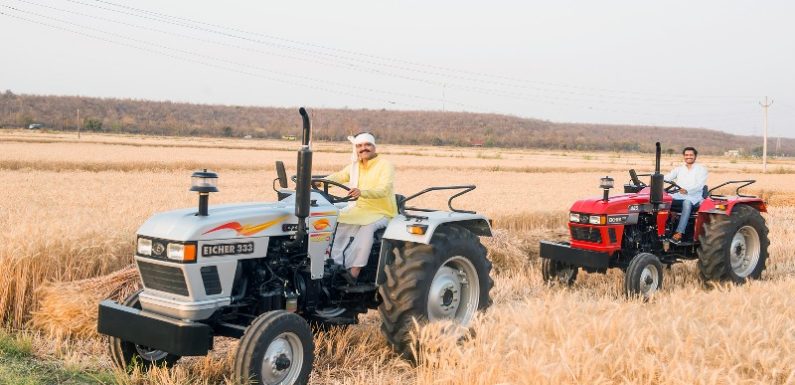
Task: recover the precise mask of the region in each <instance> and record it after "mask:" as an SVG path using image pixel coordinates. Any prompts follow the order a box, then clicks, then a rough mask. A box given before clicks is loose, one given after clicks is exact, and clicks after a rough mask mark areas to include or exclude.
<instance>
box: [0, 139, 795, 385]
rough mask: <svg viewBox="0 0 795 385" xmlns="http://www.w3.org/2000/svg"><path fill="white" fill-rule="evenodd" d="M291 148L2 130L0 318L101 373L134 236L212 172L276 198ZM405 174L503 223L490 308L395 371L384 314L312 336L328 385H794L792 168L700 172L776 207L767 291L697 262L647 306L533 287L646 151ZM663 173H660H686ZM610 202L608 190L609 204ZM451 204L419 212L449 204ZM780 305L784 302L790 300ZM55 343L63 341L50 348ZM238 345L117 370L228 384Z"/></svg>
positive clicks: (610, 286) (586, 290) (397, 158)
mask: <svg viewBox="0 0 795 385" xmlns="http://www.w3.org/2000/svg"><path fill="white" fill-rule="evenodd" d="M295 146H296V143H294V142H283V141H270V142H269V141H246V140H221V139H184V138H151V137H149V138H138V137H133V136H113V135H84V136H83V138H82V139H81V140H80V141H78V140H76V138H75V137H74V136H71V135H63V134H46V133H28V132H25V133H22V132H13V131H12V132H3V133H0V179H2V180H3V181H4V182H5V183H4V185H3V187H4V190H5V191H4V194H3V197H2V198H0V228H2V229H3V231H2V232H1V233H0V263H2V264H3V266H4V267H5V269H4V272H5V274H3V275H0V314H2V318H3V321H4V322H5V324H6V325H7V326H8V327H9V328H11V329H14V330H27V331H35V332H40V333H44V334H43V337H41V338H37V339H34V341H35V344H34V349H35V350H36V351H37V354H39V355H40V356H41V357H49V358H57V359H59V360H62V361H63V362H65V363H67V364H68V365H69V366H70V367H78V368H79V367H85V368H109V367H110V362H109V359H108V358H107V356H106V355H105V349H104V345H102V342H101V340H100V339H99V338H97V336H96V335H95V333H94V332H93V327H94V324H93V323H94V322H95V317H96V314H95V309H96V303H97V302H98V301H99V300H100V299H102V298H104V297H114V298H119V297H123V296H124V295H125V294H126V293H128V292H129V291H130V290H132V288H133V287H134V286H135V284H136V282H135V281H136V279H137V276H136V275H135V273H134V272H131V271H130V270H124V269H125V268H127V266H129V264H130V262H131V261H132V250H133V239H134V234H135V231H136V229H137V227H138V226H139V225H140V224H141V223H143V221H144V220H145V219H146V218H147V217H149V216H150V215H151V214H153V213H156V212H160V211H164V210H170V209H174V208H180V207H189V206H193V205H195V200H196V198H195V196H194V194H193V193H190V192H188V191H187V189H188V187H189V184H190V178H189V176H190V172H191V171H192V170H194V169H197V168H200V167H202V168H203V167H209V168H212V169H214V170H217V171H218V172H219V175H220V180H219V188H220V190H221V191H220V192H219V193H217V194H214V195H213V196H212V197H211V204H212V203H213V202H215V203H220V202H225V203H226V202H245V201H270V200H273V199H275V193H274V192H273V191H272V189H271V182H272V180H273V178H274V177H275V175H274V172H273V166H272V165H273V162H274V161H275V160H277V159H281V160H285V161H286V163H287V165H288V173H289V172H293V171H292V170H294V161H295V153H294V151H293V149H292V148H293V147H295ZM382 147H383V148H379V150H380V151H381V152H382V153H384V156H386V157H388V158H389V159H390V160H392V161H393V162H394V163H395V164H396V166H397V180H396V190H397V191H398V192H400V193H403V194H411V193H413V192H416V191H419V190H421V189H423V188H425V187H428V186H429V185H431V184H433V185H446V184H469V183H472V184H476V185H477V186H478V188H477V189H476V190H475V191H473V192H472V193H470V194H468V195H465V196H463V197H461V198H459V199H458V200H456V201H454V202H456V203H455V204H456V206H460V207H462V208H469V209H474V210H477V211H479V212H482V213H484V214H486V215H487V216H488V217H490V218H493V219H494V220H495V226H496V227H497V231H496V232H495V237H493V238H485V239H483V241H484V244H485V245H486V246H487V248H488V249H489V253H490V256H491V258H492V260H493V261H494V263H495V273H494V279H495V283H496V284H495V288H494V290H493V292H492V297H493V299H494V305H493V306H492V307H491V308H490V309H489V310H488V311H487V312H485V313H484V314H481V315H480V316H479V318H478V319H477V321H476V322H475V323H474V325H473V327H472V333H473V338H470V339H468V340H467V341H465V342H463V343H458V342H457V341H452V340H449V338H447V339H446V338H445V337H444V336H443V335H442V334H441V333H439V330H440V329H441V328H442V327H444V325H428V326H424V327H422V328H420V329H419V330H417V337H418V338H419V340H420V341H421V346H422V348H421V351H420V356H421V360H420V363H419V365H417V366H412V365H409V364H408V363H407V362H406V361H404V360H402V359H400V358H398V357H397V356H395V355H394V354H393V353H392V352H391V351H390V350H389V348H388V345H387V344H386V342H385V340H384V338H383V337H382V336H381V335H380V332H379V330H378V327H379V320H378V315H377V313H374V312H371V313H369V314H367V315H365V316H364V317H362V320H361V321H362V322H361V324H360V325H357V326H354V327H350V328H347V329H345V330H333V331H331V332H329V333H327V334H326V333H321V334H318V335H317V336H316V339H315V343H316V356H317V358H316V363H315V368H314V373H313V380H314V383H320V384H406V383H416V384H484V385H485V384H585V383H588V384H748V383H765V384H795V374H794V373H795V359H793V358H792V357H793V356H795V354H794V353H795V351H793V346H795V326H793V322H792V320H793V319H795V310H794V309H795V302H793V301H794V300H793V297H792V296H791V295H788V294H787V293H791V292H792V291H793V290H795V230H793V229H795V178H792V175H790V174H791V173H792V171H790V170H795V161H792V160H776V162H775V163H773V164H772V166H771V170H773V172H772V173H768V174H761V173H759V172H758V170H759V169H760V167H759V165H757V164H752V163H751V161H750V160H743V159H738V160H730V159H729V158H722V157H704V158H703V159H699V160H700V161H702V162H703V163H704V164H705V165H707V166H708V167H709V169H710V173H711V174H710V184H711V185H715V184H717V183H719V182H721V181H724V180H730V179H756V180H758V183H757V184H755V185H753V186H751V188H749V190H748V192H752V193H757V194H761V195H762V196H763V197H765V198H766V199H767V201H768V203H769V205H770V212H769V213H768V214H766V215H765V217H766V219H767V221H768V226H769V228H770V240H771V246H770V249H769V251H770V259H769V261H768V270H767V271H766V272H765V274H764V275H763V279H762V280H760V281H758V282H753V283H750V284H747V285H742V286H733V285H727V286H710V287H707V288H705V287H703V285H702V283H701V281H700V280H699V279H698V274H697V270H696V267H695V263H693V262H688V263H684V264H680V265H676V266H674V267H673V268H672V269H671V270H670V271H667V270H666V272H665V277H666V278H665V282H664V289H663V291H662V292H661V293H659V295H657V296H655V297H654V298H653V300H652V301H650V302H648V303H644V302H641V301H632V300H626V299H624V297H623V295H622V293H621V285H622V276H621V273H620V272H610V273H609V274H607V275H599V274H584V273H583V274H581V275H580V277H578V281H577V283H576V284H575V285H574V287H572V288H570V289H561V288H554V287H553V288H550V287H547V286H546V285H544V284H543V283H542V281H541V274H540V271H539V263H538V241H539V240H540V239H565V238H566V237H567V232H566V228H565V223H566V212H567V210H568V207H569V206H570V204H571V203H572V202H573V201H574V200H576V199H579V198H582V197H585V196H588V195H599V194H600V193H601V192H600V190H599V189H598V187H597V186H598V183H599V181H598V179H599V178H600V177H601V176H604V175H606V174H609V175H611V176H613V177H614V178H615V179H616V182H617V184H619V185H620V184H622V183H623V182H624V180H625V179H628V177H627V174H626V169H628V168H632V167H634V168H637V169H639V170H646V171H648V170H649V169H651V165H652V163H653V162H652V159H651V156H650V155H648V154H645V155H644V154H616V153H578V152H574V153H561V152H545V151H522V150H502V149H480V148H479V149H456V148H434V147H410V146H394V147H393V146H389V145H384V146H382ZM347 151H348V147H347V146H346V145H345V144H339V143H337V144H334V143H319V144H317V145H316V146H315V152H316V153H315V160H314V163H315V164H316V165H318V166H319V167H317V168H318V170H317V171H318V172H329V171H332V170H335V169H337V168H339V167H341V166H342V165H343V164H344V163H345V162H346V161H347V157H348V154H347ZM678 159H679V158H678V157H677V156H676V155H674V156H672V157H667V156H666V158H665V159H664V164H665V166H664V168H669V167H670V165H671V164H674V163H677V162H678ZM614 193H615V190H614ZM446 198H447V196H446V195H441V194H440V195H436V196H432V197H429V198H428V199H425V200H423V201H421V202H417V205H420V206H427V207H439V208H441V207H444V206H445V205H446ZM782 293H784V294H782ZM45 336H55V337H57V338H49V337H45ZM235 344H236V342H235V341H223V342H222V343H221V344H219V348H218V349H217V351H215V352H213V354H212V355H211V356H209V357H207V358H192V359H186V360H183V361H182V362H181V363H180V364H179V365H178V366H177V367H176V368H175V369H174V370H172V371H170V372H169V371H164V370H156V371H154V372H151V373H148V374H144V373H133V374H131V375H126V374H123V373H116V375H115V376H116V377H115V378H116V382H118V383H123V384H194V383H206V384H217V383H229V381H228V376H229V374H230V369H231V361H232V359H233V357H232V354H233V353H234V348H235V346H236V345H235Z"/></svg>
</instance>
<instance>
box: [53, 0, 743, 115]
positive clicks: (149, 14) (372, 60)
mask: <svg viewBox="0 0 795 385" xmlns="http://www.w3.org/2000/svg"><path fill="white" fill-rule="evenodd" d="M67 1H69V2H72V3H75V4H80V5H84V6H88V7H93V8H96V9H102V10H106V11H110V12H117V13H122V14H125V15H129V16H134V17H139V18H144V19H148V20H152V21H157V22H162V23H166V24H170V25H175V26H180V27H183V28H190V29H194V30H199V31H203V32H208V33H214V34H220V35H222V36H225V37H228V38H235V39H242V40H244V41H248V42H252V43H257V44H267V45H271V46H274V47H278V48H283V49H290V50H297V51H299V52H302V53H303V54H313V55H325V56H330V57H332V58H333V59H335V60H345V61H351V60H353V61H359V62H363V63H365V64H369V65H376V66H385V67H389V68H393V69H398V70H404V71H411V72H416V73H423V74H428V75H435V76H443V77H447V78H455V79H458V80H465V81H473V82H480V83H488V84H491V85H492V86H493V85H498V86H505V87H509V88H524V89H534V90H537V91H543V92H553V93H562V94H568V95H580V96H593V97H601V98H618V99H628V97H622V96H616V95H613V96H610V95H605V94H603V93H584V92H574V91H564V90H556V89H549V88H538V87H528V86H522V85H518V84H516V83H517V82H520V83H532V84H542V85H545V86H548V87H562V88H571V89H579V90H589V91H600V92H607V93H617V94H627V95H634V97H632V98H631V99H628V100H635V101H640V102H643V101H647V102H653V101H654V100H655V99H653V98H648V97H647V98H643V97H640V98H639V96H644V93H641V92H636V91H619V90H610V89H599V88H594V87H582V86H575V85H567V84H554V83H549V82H538V81H530V80H525V79H518V78H511V77H505V76H499V75H492V74H487V73H481V72H471V71H463V70H458V69H452V68H448V67H441V66H434V65H427V64H422V63H416V62H411V61H406V60H400V59H394V58H384V57H380V56H376V55H371V54H365V53H361V52H356V51H350V50H344V49H338V48H333V47H327V46H323V45H319V44H312V43H306V42H301V41H298V40H293V39H287V38H282V37H278V36H273V35H267V34H262V33H256V32H249V31H244V30H241V29H236V28H232V27H225V26H221V25H217V24H211V23H205V22H201V21H196V20H193V19H189V18H183V17H178V16H172V15H167V14H164V13H160V12H154V11H149V10H145V9H141V8H136V7H130V6H126V5H122V4H118V3H114V2H110V1H103V0H94V2H96V3H102V4H107V5H110V6H113V7H117V8H121V9H124V10H126V11H121V10H118V9H113V8H108V7H103V6H100V5H94V4H89V3H86V2H83V1H78V0H67ZM128 11H132V12H139V13H143V14H144V15H139V14H135V13H130V12H128ZM173 20H179V21H180V22H175V21H173ZM186 23H189V24H186ZM191 24H193V25H191ZM201 26H208V27H212V28H217V29H221V30H228V31H232V32H236V33H238V34H232V33H228V32H224V31H221V30H217V29H208V28H206V27H201ZM239 33H242V34H244V35H252V36H260V37H264V38H266V39H271V40H277V41H282V42H287V43H290V44H298V45H302V46H309V47H313V48H317V49H322V50H327V51H332V52H337V53H338V54H332V53H328V52H323V51H317V50H313V49H305V48H300V47H295V46H291V45H289V44H276V43H272V42H268V41H263V40H261V39H252V38H249V37H246V36H241V35H239ZM340 54H347V55H353V56H357V57H365V58H367V59H356V58H352V57H345V56H342V55H340ZM394 63H402V65H395V64H394ZM406 65H410V66H415V67H420V68H433V69H435V70H437V71H426V70H421V69H418V68H411V67H406ZM438 71H446V73H445V72H438ZM451 73H463V74H467V75H469V76H470V77H462V76H456V75H452V74H451ZM471 76H477V77H485V78H490V79H495V78H496V79H504V80H510V81H512V83H501V82H494V81H486V80H484V79H478V78H472V77H471ZM435 83H436V84H437V85H440V82H435ZM445 83H447V84H448V85H449V83H448V82H441V84H445ZM475 91H477V89H475ZM645 95H647V96H648V95H652V94H648V93H646V94H645ZM656 97H664V98H667V99H664V101H662V102H661V101H660V99H657V103H658V104H686V103H694V102H699V103H715V102H716V101H715V99H716V98H722V99H738V100H736V101H735V102H738V103H739V102H747V101H748V100H750V98H747V97H738V96H688V95H681V94H680V95H673V94H672V95H663V94H657V96H656ZM698 99H706V100H698ZM723 103H726V101H725V100H724V101H723Z"/></svg>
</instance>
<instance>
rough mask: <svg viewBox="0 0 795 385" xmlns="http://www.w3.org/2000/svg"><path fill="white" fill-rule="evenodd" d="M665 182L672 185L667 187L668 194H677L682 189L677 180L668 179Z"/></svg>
mask: <svg viewBox="0 0 795 385" xmlns="http://www.w3.org/2000/svg"><path fill="white" fill-rule="evenodd" d="M664 182H665V183H668V184H670V186H668V187H666V188H665V192H667V193H668V194H675V193H677V192H679V190H681V189H682V187H681V186H679V185H678V184H676V182H669V181H667V180H666V181H664Z"/></svg>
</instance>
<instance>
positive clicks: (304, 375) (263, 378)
mask: <svg viewBox="0 0 795 385" xmlns="http://www.w3.org/2000/svg"><path fill="white" fill-rule="evenodd" d="M314 349H315V344H314V341H313V340H312V331H311V330H310V328H309V324H308V323H307V322H306V321H305V320H304V319H303V318H301V317H299V316H298V315H296V314H294V313H289V312H286V311H284V310H275V311H269V312H267V313H264V314H262V315H260V316H259V317H257V319H255V320H254V322H252V323H251V325H249V327H248V328H247V329H246V332H245V333H244V334H243V338H241V339H240V343H239V344H238V346H237V356H236V357H235V367H234V375H235V378H236V379H237V381H239V382H241V383H247V382H246V381H252V382H253V383H255V384H261V385H277V384H278V385H302V384H306V383H307V382H308V381H309V374H310V372H311V371H312V362H313V360H314Z"/></svg>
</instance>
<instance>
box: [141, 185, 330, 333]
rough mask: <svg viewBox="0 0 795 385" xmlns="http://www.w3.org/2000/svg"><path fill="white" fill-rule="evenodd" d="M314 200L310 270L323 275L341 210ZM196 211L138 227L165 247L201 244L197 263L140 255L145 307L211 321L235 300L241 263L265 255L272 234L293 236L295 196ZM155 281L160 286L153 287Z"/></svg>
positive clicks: (315, 195)
mask: <svg viewBox="0 0 795 385" xmlns="http://www.w3.org/2000/svg"><path fill="white" fill-rule="evenodd" d="M311 200H312V201H314V202H315V205H313V206H312V207H311V209H310V216H309V217H308V218H307V219H306V222H307V232H308V238H309V239H308V241H309V258H310V264H311V274H312V278H322V276H323V266H324V265H325V260H326V259H327V258H328V257H329V251H330V250H329V243H330V242H331V239H332V238H333V234H334V230H335V229H336V226H337V215H338V213H339V209H338V208H337V207H335V206H334V205H332V204H330V203H329V202H328V201H327V200H326V199H325V198H324V197H323V196H322V195H321V194H318V193H315V192H313V193H312V194H311ZM196 212H197V210H196V209H195V208H190V209H180V210H174V211H168V212H164V213H159V214H155V215H153V216H152V217H151V218H149V219H148V220H147V221H146V222H145V223H144V224H143V225H142V226H141V227H140V228H139V229H138V236H139V237H147V238H151V239H153V241H154V242H160V243H161V244H163V246H167V244H168V243H169V242H170V241H173V242H196V262H195V263H180V262H176V261H172V260H169V259H166V258H154V257H149V256H141V255H136V256H135V261H136V263H137V265H138V271H139V274H140V275H141V279H142V282H143V283H144V291H143V292H142V293H141V295H140V301H141V307H142V308H143V309H144V310H146V311H150V312H153V313H157V314H163V315H167V316H170V317H174V318H178V319H182V320H203V319H207V318H208V317H210V316H211V315H212V314H213V313H214V312H215V311H216V310H217V309H219V308H221V307H224V306H227V305H229V304H230V303H231V296H232V287H233V284H234V279H235V275H236V270H237V266H238V261H240V260H244V259H251V258H263V257H265V256H266V255H267V251H268V243H269V239H270V237H273V236H290V235H294V234H295V233H296V229H297V224H298V218H297V217H296V216H295V213H294V212H295V198H294V195H292V196H289V197H287V198H285V199H283V200H282V201H279V202H273V203H242V204H226V205H217V206H211V207H210V208H209V210H208V215H207V216H198V215H196ZM145 275H146V276H145ZM153 281H156V282H157V283H158V285H160V290H159V289H158V288H157V287H152V285H151V284H152V283H153ZM158 285H155V286H158ZM170 285H177V286H180V285H182V286H180V287H179V288H178V289H177V290H174V289H169V291H165V290H164V288H163V286H165V287H171V288H173V286H170ZM219 286H220V287H219ZM177 292H178V293H177Z"/></svg>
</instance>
